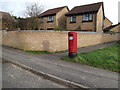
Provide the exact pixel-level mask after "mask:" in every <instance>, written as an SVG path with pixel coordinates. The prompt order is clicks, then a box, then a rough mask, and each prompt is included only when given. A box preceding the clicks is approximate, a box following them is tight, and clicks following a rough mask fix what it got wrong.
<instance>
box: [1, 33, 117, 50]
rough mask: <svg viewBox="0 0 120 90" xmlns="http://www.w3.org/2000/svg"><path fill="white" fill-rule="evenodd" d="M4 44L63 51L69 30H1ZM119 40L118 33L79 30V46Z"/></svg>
mask: <svg viewBox="0 0 120 90" xmlns="http://www.w3.org/2000/svg"><path fill="white" fill-rule="evenodd" d="M0 33H2V45H5V46H10V47H14V48H18V49H23V50H40V51H48V52H55V51H63V50H67V49H68V32H59V31H0ZM116 40H118V34H112V35H111V34H103V33H93V32H91V33H90V32H78V47H79V48H80V47H84V46H89V45H96V44H100V43H106V42H112V41H116Z"/></svg>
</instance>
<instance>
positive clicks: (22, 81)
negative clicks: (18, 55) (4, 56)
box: [2, 63, 65, 88]
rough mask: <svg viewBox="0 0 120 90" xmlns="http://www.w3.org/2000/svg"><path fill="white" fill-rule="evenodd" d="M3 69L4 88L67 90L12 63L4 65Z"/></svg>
mask: <svg viewBox="0 0 120 90" xmlns="http://www.w3.org/2000/svg"><path fill="white" fill-rule="evenodd" d="M2 69H3V73H2V76H3V80H2V82H3V84H2V85H3V88H65V87H64V86H61V85H58V84H56V83H54V82H52V81H49V80H47V79H44V78H42V77H40V76H37V75H35V74H32V73H31V72H29V71H26V70H23V69H22V68H20V67H18V66H16V65H13V64H11V63H3V65H2Z"/></svg>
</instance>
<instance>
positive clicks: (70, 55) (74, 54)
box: [68, 52, 77, 58]
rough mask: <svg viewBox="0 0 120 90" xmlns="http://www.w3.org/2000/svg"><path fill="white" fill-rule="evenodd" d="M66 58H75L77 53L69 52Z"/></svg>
mask: <svg viewBox="0 0 120 90" xmlns="http://www.w3.org/2000/svg"><path fill="white" fill-rule="evenodd" d="M68 56H69V57H70V58H75V57H76V56H77V53H71V52H69V54H68Z"/></svg>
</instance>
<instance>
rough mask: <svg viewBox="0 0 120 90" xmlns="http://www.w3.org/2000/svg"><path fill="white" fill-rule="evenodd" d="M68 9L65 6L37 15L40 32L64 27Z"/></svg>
mask: <svg viewBox="0 0 120 90" xmlns="http://www.w3.org/2000/svg"><path fill="white" fill-rule="evenodd" d="M68 11H69V9H68V7H67V6H63V7H58V8H53V9H49V10H47V11H45V12H43V13H41V14H40V15H39V19H40V25H39V29H41V30H43V29H44V30H53V29H55V28H57V27H61V28H65V27H66V17H65V14H66V13H68Z"/></svg>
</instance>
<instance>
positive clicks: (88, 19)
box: [82, 14, 93, 21]
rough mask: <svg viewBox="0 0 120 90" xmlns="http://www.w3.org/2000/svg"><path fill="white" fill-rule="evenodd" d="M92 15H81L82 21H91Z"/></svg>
mask: <svg viewBox="0 0 120 90" xmlns="http://www.w3.org/2000/svg"><path fill="white" fill-rule="evenodd" d="M92 19H93V14H83V15H82V21H92Z"/></svg>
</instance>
